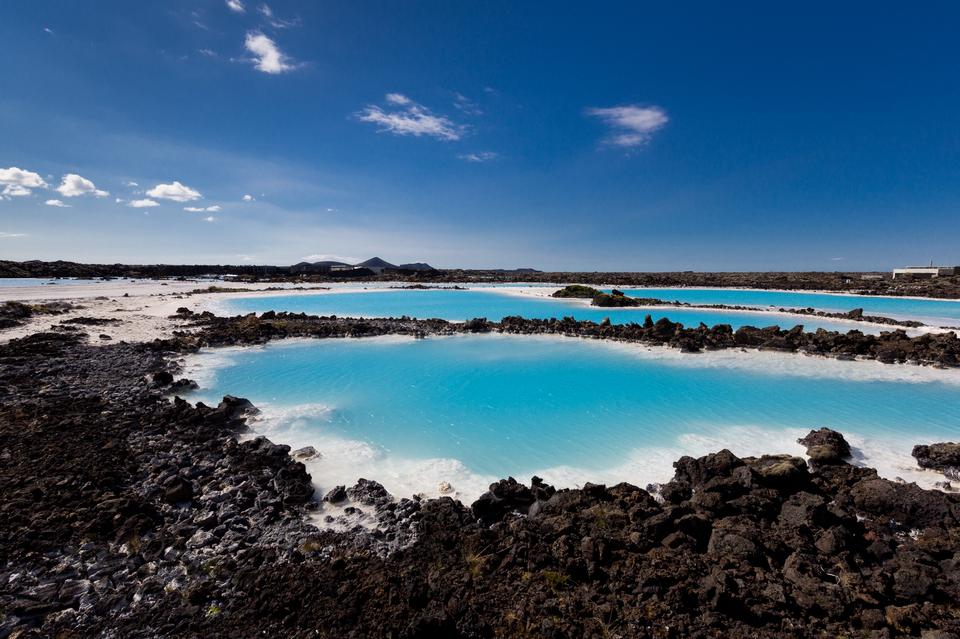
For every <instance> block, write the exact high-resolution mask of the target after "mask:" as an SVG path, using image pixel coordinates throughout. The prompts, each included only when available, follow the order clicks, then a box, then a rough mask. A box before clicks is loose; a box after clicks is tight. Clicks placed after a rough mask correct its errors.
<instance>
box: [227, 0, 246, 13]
mask: <svg viewBox="0 0 960 639" xmlns="http://www.w3.org/2000/svg"><path fill="white" fill-rule="evenodd" d="M227 7H229V8H230V10H231V11H233V12H235V13H244V12H246V10H247V9H246V7H244V6H243V2H241V1H240V0H227Z"/></svg>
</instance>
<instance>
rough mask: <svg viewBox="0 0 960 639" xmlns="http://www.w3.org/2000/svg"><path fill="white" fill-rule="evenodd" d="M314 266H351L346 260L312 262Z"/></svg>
mask: <svg viewBox="0 0 960 639" xmlns="http://www.w3.org/2000/svg"><path fill="white" fill-rule="evenodd" d="M312 264H313V265H314V266H350V264H347V263H346V262H335V261H333V260H325V261H323V262H312Z"/></svg>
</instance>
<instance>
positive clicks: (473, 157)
mask: <svg viewBox="0 0 960 639" xmlns="http://www.w3.org/2000/svg"><path fill="white" fill-rule="evenodd" d="M457 157H458V158H460V159H461V160H466V161H467V162H489V161H491V160H496V159H497V158H498V157H500V155H499V154H498V153H494V152H493V151H478V152H477V153H462V154H460V155H458V156H457Z"/></svg>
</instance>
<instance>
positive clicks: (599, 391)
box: [188, 336, 960, 497]
mask: <svg viewBox="0 0 960 639" xmlns="http://www.w3.org/2000/svg"><path fill="white" fill-rule="evenodd" d="M222 357H223V355H222V352H221V353H220V354H206V355H200V356H198V357H197V358H196V359H195V360H194V361H193V363H192V366H193V367H194V368H193V373H194V374H199V373H203V372H204V371H205V370H206V371H208V372H209V371H211V370H212V371H213V374H212V377H206V378H204V377H203V375H200V376H199V377H198V379H200V380H201V383H202V385H203V386H204V387H205V388H204V390H203V391H202V392H201V394H200V397H202V398H205V399H208V400H210V401H215V400H216V399H217V398H219V397H221V396H222V395H224V394H227V393H230V394H234V395H240V396H244V397H248V398H250V399H251V400H252V401H253V402H254V403H255V404H257V405H260V406H263V407H265V415H266V416H267V418H266V420H265V422H264V423H263V425H262V426H261V428H262V429H264V430H265V431H266V432H267V434H268V435H269V436H271V438H273V439H274V440H277V441H284V442H288V443H291V444H292V445H294V446H302V445H308V444H310V445H315V446H316V447H317V449H318V450H320V452H321V454H323V456H324V457H323V459H321V460H319V461H317V462H315V463H313V464H312V465H311V466H310V470H311V473H313V475H314V479H315V480H316V481H317V483H318V484H319V485H320V487H321V488H322V489H326V488H329V487H331V486H332V485H334V484H337V483H347V484H350V483H352V482H353V481H355V480H356V479H357V478H358V477H360V476H367V477H372V478H374V479H377V480H379V481H381V482H382V483H384V485H386V486H387V487H388V489H392V490H393V491H394V492H396V493H399V494H409V493H411V492H421V491H423V492H427V493H430V492H432V491H435V490H436V486H437V485H438V483H439V482H440V481H449V482H451V483H452V484H453V485H454V487H455V488H456V489H457V490H458V491H460V492H461V494H463V495H465V496H468V497H469V496H476V494H479V493H478V491H481V490H482V489H483V487H484V486H485V485H486V483H488V482H489V481H491V480H492V479H494V478H496V477H503V476H507V475H514V476H517V477H519V478H523V479H526V478H528V477H529V476H530V475H532V474H533V473H537V474H541V475H542V476H544V477H545V478H547V479H548V480H549V481H553V482H555V483H557V484H559V485H574V484H579V483H582V482H583V481H586V480H594V481H598V480H599V481H607V482H612V481H624V480H625V481H632V482H634V483H639V484H640V485H644V483H645V482H647V481H658V480H661V481H662V480H666V479H669V477H670V476H671V475H672V470H671V467H670V463H671V462H672V461H673V460H675V459H676V458H677V457H678V456H679V455H681V454H687V453H689V454H704V453H706V452H709V451H712V450H719V449H720V448H724V447H728V448H731V449H733V450H734V451H735V452H738V453H740V454H744V453H753V454H757V453H762V452H791V453H794V454H802V452H803V450H802V448H800V447H799V446H798V445H797V444H796V443H795V439H796V437H797V436H799V435H802V434H804V433H805V432H806V431H807V430H809V429H811V428H817V427H820V426H830V427H831V428H835V429H838V430H840V431H842V432H844V433H845V434H846V435H847V436H848V438H849V439H851V441H852V442H853V443H854V445H855V446H856V445H859V446H860V447H861V448H862V451H863V453H862V454H863V455H864V456H865V457H867V461H868V462H870V463H871V465H874V464H875V465H878V466H880V467H882V468H888V469H892V470H888V474H891V475H898V474H900V475H904V476H909V475H908V474H907V473H909V467H910V466H912V465H913V464H912V460H911V459H910V457H909V453H910V448H911V447H912V445H913V444H914V443H918V442H922V441H932V440H943V439H948V440H956V439H957V438H958V437H960V402H958V401H957V400H958V399H960V383H958V377H957V375H953V373H954V372H952V371H950V372H944V371H935V370H927V369H921V368H919V367H907V366H884V365H882V364H877V363H874V362H835V361H827V360H822V359H815V358H805V357H801V356H787V355H773V354H752V355H745V354H741V353H734V352H726V353H723V354H718V355H716V356H714V355H680V354H677V353H676V352H675V351H668V350H666V349H646V350H644V349H641V348H640V347H634V346H623V345H620V346H614V345H609V344H603V343H598V342H594V341H585V340H578V339H562V338H531V337H517V336H459V337H449V338H430V339H426V340H412V339H401V338H390V339H386V338H371V339H360V340H356V339H355V340H324V341H302V342H301V341H297V342H292V343H287V344H277V345H271V346H268V347H266V348H262V349H245V350H235V351H229V355H228V358H227V360H226V361H221V360H222ZM217 362H219V364H217ZM188 372H190V371H188Z"/></svg>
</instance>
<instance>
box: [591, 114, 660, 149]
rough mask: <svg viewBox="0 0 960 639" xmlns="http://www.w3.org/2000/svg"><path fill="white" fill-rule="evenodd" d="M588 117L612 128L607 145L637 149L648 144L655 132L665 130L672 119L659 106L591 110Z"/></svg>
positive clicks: (606, 140) (605, 140) (606, 141)
mask: <svg viewBox="0 0 960 639" xmlns="http://www.w3.org/2000/svg"><path fill="white" fill-rule="evenodd" d="M587 115H591V116H594V117H597V118H600V119H601V120H603V121H604V123H606V124H607V126H609V127H610V129H611V131H610V133H609V135H608V136H607V137H606V138H605V139H604V142H605V143H606V144H610V145H612V146H619V147H625V148H635V147H638V146H642V145H644V144H646V143H647V142H648V141H649V140H650V136H651V135H653V133H654V132H655V131H658V130H659V129H661V128H663V127H664V126H665V125H666V124H667V122H669V121H670V119H669V118H668V117H667V113H666V111H664V110H663V109H661V108H660V107H658V106H637V105H633V104H628V105H625V106H615V107H605V108H591V109H587Z"/></svg>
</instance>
